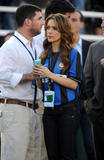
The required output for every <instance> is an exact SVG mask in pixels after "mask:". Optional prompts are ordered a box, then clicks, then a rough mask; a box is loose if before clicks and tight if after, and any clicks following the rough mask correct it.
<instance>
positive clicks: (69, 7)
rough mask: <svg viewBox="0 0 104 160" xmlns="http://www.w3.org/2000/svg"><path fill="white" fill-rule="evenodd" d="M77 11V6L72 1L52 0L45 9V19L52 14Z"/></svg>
mask: <svg viewBox="0 0 104 160" xmlns="http://www.w3.org/2000/svg"><path fill="white" fill-rule="evenodd" d="M74 11H75V7H74V6H73V4H72V3H71V2H68V1H67V0H52V1H51V2H50V3H49V4H48V6H47V7H46V10H45V19H46V18H47V17H48V16H49V15H50V14H55V13H61V14H65V13H67V12H69V13H73V12H74Z"/></svg>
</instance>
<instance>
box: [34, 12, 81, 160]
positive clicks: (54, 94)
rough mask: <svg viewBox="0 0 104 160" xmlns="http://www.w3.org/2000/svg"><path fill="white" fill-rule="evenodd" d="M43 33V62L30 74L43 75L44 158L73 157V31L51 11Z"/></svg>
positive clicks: (76, 60) (76, 77)
mask: <svg viewBox="0 0 104 160" xmlns="http://www.w3.org/2000/svg"><path fill="white" fill-rule="evenodd" d="M45 35H46V39H45V40H44V44H43V45H44V53H43V54H42V55H41V57H40V58H41V60H42V64H43V65H42V66H39V65H36V67H37V68H35V70H34V74H37V75H39V76H41V77H45V78H42V83H43V90H44V114H43V125H44V136H45V143H46V149H47V153H48V159H49V160H71V159H72V160H76V159H77V153H76V139H77V130H78V128H79V116H80V114H79V103H78V95H79V83H80V79H81V78H80V77H81V65H80V55H79V53H78V52H77V51H76V50H75V49H73V46H74V43H75V39H74V34H73V32H72V30H71V26H70V24H69V23H68V20H67V18H66V17H65V16H64V15H62V14H52V15H50V16H49V17H48V18H47V19H46V22H45ZM37 85H38V86H39V85H40V81H39V80H37Z"/></svg>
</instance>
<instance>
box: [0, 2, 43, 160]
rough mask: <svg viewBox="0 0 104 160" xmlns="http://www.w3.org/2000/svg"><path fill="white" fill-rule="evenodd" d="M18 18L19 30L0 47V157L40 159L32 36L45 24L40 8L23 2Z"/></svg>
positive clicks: (12, 159)
mask: <svg viewBox="0 0 104 160" xmlns="http://www.w3.org/2000/svg"><path fill="white" fill-rule="evenodd" d="M15 18H16V23H17V31H16V32H15V34H14V36H13V37H11V38H10V39H9V40H8V41H6V42H5V43H4V45H3V46H2V47H1V48H0V91H1V93H0V131H1V133H2V137H1V160H6V159H8V160H33V159H36V160H40V146H41V130H40V128H41V127H40V120H39V116H38V114H37V113H36V111H34V110H33V108H32V102H33V98H34V89H33V88H32V80H33V79H34V76H33V73H32V67H33V60H34V59H35V48H34V39H33V38H32V37H33V36H35V35H37V34H39V33H40V31H41V27H42V25H43V21H42V14H41V9H40V8H38V7H37V6H34V5H23V6H20V7H18V9H17V10H16V15H15ZM37 98H39V97H37Z"/></svg>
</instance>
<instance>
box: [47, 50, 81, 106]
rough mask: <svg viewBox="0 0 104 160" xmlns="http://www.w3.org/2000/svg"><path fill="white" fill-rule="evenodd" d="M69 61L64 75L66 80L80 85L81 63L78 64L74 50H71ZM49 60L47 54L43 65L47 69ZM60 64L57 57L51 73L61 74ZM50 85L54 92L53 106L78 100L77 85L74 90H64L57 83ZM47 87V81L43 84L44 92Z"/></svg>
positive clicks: (78, 56)
mask: <svg viewBox="0 0 104 160" xmlns="http://www.w3.org/2000/svg"><path fill="white" fill-rule="evenodd" d="M69 59H70V63H71V65H70V68H69V70H68V72H66V73H65V75H66V77H67V78H71V79H74V80H75V81H77V82H79V83H80V82H81V63H80V55H79V53H78V51H77V50H75V49H72V51H71V53H70V56H69ZM51 60H52V57H51V56H49V54H48V56H47V58H46V60H45V64H44V65H45V66H46V67H48V68H49V63H51ZM60 64H61V63H60V58H59V57H58V58H57V60H56V63H55V65H54V68H53V73H55V74H61V71H62V68H61V67H60V66H61V65H60ZM52 85H53V90H54V92H55V99H54V105H55V106H58V105H63V104H66V103H69V102H71V101H73V100H75V99H76V98H78V93H79V84H78V87H77V89H76V90H73V89H70V88H65V87H63V86H61V85H59V84H58V83H55V82H54V81H53V83H52ZM48 86H49V82H48V81H47V82H46V83H45V84H44V90H45V91H46V90H48Z"/></svg>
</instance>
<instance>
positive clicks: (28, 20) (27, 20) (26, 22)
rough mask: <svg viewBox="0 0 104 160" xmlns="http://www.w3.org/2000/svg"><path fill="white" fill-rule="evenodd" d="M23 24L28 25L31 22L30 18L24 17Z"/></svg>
mask: <svg viewBox="0 0 104 160" xmlns="http://www.w3.org/2000/svg"><path fill="white" fill-rule="evenodd" d="M24 24H25V25H26V26H29V25H30V24H31V19H29V18H26V19H25V21H24Z"/></svg>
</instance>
